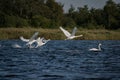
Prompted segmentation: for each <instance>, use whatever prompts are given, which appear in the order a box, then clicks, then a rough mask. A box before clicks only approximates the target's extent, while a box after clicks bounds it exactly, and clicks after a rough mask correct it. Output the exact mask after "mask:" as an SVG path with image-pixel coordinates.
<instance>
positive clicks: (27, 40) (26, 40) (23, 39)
mask: <svg viewBox="0 0 120 80" xmlns="http://www.w3.org/2000/svg"><path fill="white" fill-rule="evenodd" d="M20 39H21V40H22V41H24V42H29V39H25V38H24V37H23V36H20Z"/></svg>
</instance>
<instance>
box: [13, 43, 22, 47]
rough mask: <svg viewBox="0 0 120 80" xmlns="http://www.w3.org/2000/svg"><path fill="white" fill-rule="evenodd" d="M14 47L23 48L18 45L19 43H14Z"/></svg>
mask: <svg viewBox="0 0 120 80" xmlns="http://www.w3.org/2000/svg"><path fill="white" fill-rule="evenodd" d="M12 47H13V48H22V47H21V46H20V45H18V44H14V45H12Z"/></svg>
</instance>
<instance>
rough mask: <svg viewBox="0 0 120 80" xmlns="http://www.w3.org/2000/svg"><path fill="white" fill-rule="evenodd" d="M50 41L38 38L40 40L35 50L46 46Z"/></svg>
mask: <svg viewBox="0 0 120 80" xmlns="http://www.w3.org/2000/svg"><path fill="white" fill-rule="evenodd" d="M48 41H50V39H48V40H45V39H44V38H40V37H38V39H37V40H36V42H37V46H36V47H35V48H37V47H39V46H42V45H44V44H46V43H47V42H48Z"/></svg>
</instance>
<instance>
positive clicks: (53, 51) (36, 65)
mask: <svg viewBox="0 0 120 80" xmlns="http://www.w3.org/2000/svg"><path fill="white" fill-rule="evenodd" d="M98 43H102V46H101V47H102V51H101V52H92V51H89V49H90V48H93V47H96V48H97V45H98ZM14 44H19V45H21V46H23V44H24V43H23V42H22V41H20V40H3V41H0V80H103V79H104V80H120V41H114V40H106V41H104V40H103V41H100V40H99V41H96V40H66V41H64V40H51V41H49V42H48V43H47V44H45V45H44V46H42V47H39V48H35V49H28V48H17V47H16V48H15V47H13V45H14Z"/></svg>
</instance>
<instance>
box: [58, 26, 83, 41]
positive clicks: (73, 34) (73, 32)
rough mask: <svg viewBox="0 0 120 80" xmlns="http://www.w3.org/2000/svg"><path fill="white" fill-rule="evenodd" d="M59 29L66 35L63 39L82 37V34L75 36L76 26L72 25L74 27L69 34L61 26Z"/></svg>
mask: <svg viewBox="0 0 120 80" xmlns="http://www.w3.org/2000/svg"><path fill="white" fill-rule="evenodd" d="M60 29H61V31H62V32H63V33H64V34H65V36H66V37H67V39H65V40H68V39H74V38H77V37H82V36H83V35H78V36H75V33H76V30H77V28H76V27H74V29H73V31H72V34H70V33H69V32H68V31H67V30H65V29H63V28H62V27H60Z"/></svg>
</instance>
